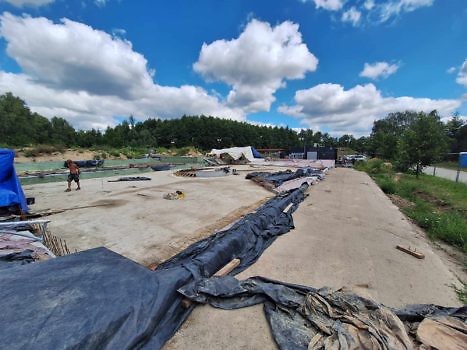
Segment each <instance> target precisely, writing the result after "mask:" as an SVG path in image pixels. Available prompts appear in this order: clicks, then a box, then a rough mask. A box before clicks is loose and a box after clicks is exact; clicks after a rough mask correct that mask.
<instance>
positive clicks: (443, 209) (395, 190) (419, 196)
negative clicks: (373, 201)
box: [355, 160, 467, 253]
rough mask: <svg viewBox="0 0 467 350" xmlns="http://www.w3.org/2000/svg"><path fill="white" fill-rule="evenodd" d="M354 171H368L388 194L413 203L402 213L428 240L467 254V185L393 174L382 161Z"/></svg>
mask: <svg viewBox="0 0 467 350" xmlns="http://www.w3.org/2000/svg"><path fill="white" fill-rule="evenodd" d="M385 164H386V165H385ZM355 168H356V169H357V170H362V171H366V172H367V173H368V174H369V175H370V176H371V177H372V178H373V179H374V180H375V182H376V183H377V184H378V186H380V187H381V189H382V190H383V191H384V192H385V193H387V194H395V195H397V196H399V197H401V198H403V199H406V200H408V201H410V202H412V203H413V204H414V205H411V206H405V207H401V210H402V211H403V212H404V213H405V214H406V215H407V216H408V217H409V218H411V219H412V220H413V221H414V222H415V223H416V224H417V225H418V226H420V227H422V228H423V229H424V230H425V231H426V233H427V235H428V237H429V238H431V239H433V240H436V239H439V240H442V241H444V242H446V243H448V244H450V245H453V246H455V247H458V248H460V249H461V250H462V251H463V252H464V253H467V200H466V198H467V185H465V184H463V183H456V182H454V181H450V180H446V179H442V178H438V177H433V176H428V175H423V174H422V175H420V176H419V178H418V179H417V178H416V177H415V175H411V174H394V173H393V171H392V168H391V167H390V166H387V163H384V162H382V161H380V160H370V161H368V162H367V164H358V165H357V166H356V167H355Z"/></svg>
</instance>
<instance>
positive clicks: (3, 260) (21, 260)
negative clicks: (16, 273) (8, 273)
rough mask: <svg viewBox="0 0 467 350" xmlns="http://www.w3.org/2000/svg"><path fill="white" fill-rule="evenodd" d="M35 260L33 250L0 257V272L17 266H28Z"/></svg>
mask: <svg viewBox="0 0 467 350" xmlns="http://www.w3.org/2000/svg"><path fill="white" fill-rule="evenodd" d="M35 260H36V259H35V257H34V250H32V249H24V250H23V251H21V252H13V253H10V254H6V255H0V270H3V269H6V268H12V267H14V266H17V265H26V264H30V263H32V262H34V261H35Z"/></svg>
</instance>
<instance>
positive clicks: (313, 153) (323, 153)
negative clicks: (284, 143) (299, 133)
mask: <svg viewBox="0 0 467 350" xmlns="http://www.w3.org/2000/svg"><path fill="white" fill-rule="evenodd" d="M288 158H289V159H308V160H318V159H331V160H336V159H337V148H334V147H305V148H303V147H295V148H292V149H291V150H290V152H289V154H288Z"/></svg>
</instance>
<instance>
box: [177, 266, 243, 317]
mask: <svg viewBox="0 0 467 350" xmlns="http://www.w3.org/2000/svg"><path fill="white" fill-rule="evenodd" d="M238 265H240V259H233V260H231V261H229V263H227V264H226V265H224V267H222V268H221V269H220V270H219V271H217V272H216V273H215V274H214V276H227V275H228V274H229V273H230V272H232V271H233V269H235V268H236V267H237V266H238ZM193 304H194V301H193V300H191V299H188V298H183V300H182V307H183V308H184V309H188V308H189V307H190V306H191V305H193Z"/></svg>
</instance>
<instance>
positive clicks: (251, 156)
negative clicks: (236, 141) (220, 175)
mask: <svg viewBox="0 0 467 350" xmlns="http://www.w3.org/2000/svg"><path fill="white" fill-rule="evenodd" d="M226 153H227V154H228V155H229V156H230V157H232V158H233V160H239V159H240V158H242V157H245V158H246V159H247V160H248V161H250V162H252V161H254V160H258V159H262V158H263V157H262V156H261V154H260V153H259V152H258V151H257V150H256V149H255V148H253V147H251V146H246V147H231V148H223V149H215V148H213V149H212V150H211V152H210V153H209V154H213V155H215V156H216V157H217V158H221V155H222V154H226Z"/></svg>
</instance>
